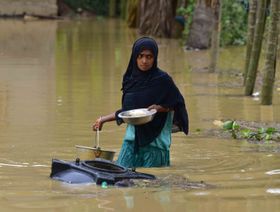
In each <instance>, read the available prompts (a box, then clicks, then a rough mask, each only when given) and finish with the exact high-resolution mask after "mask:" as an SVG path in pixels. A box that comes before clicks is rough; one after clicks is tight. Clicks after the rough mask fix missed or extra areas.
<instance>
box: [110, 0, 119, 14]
mask: <svg viewBox="0 0 280 212" xmlns="http://www.w3.org/2000/svg"><path fill="white" fill-rule="evenodd" d="M116 1H117V0H110V1H109V16H110V17H115V16H116Z"/></svg>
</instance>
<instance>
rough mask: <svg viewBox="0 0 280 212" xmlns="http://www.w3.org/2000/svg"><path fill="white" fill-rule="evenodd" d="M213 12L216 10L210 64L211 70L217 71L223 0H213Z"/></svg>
mask: <svg viewBox="0 0 280 212" xmlns="http://www.w3.org/2000/svg"><path fill="white" fill-rule="evenodd" d="M212 3H213V5H212V8H213V12H214V17H215V20H214V27H213V31H212V37H211V52H210V65H209V72H212V73H213V72H215V70H216V68H217V63H218V57H219V47H220V32H221V30H220V29H221V27H220V26H221V14H222V0H213V2H212Z"/></svg>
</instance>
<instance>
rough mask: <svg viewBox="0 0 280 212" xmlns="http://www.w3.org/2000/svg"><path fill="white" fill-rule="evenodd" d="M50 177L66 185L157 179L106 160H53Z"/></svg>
mask: <svg viewBox="0 0 280 212" xmlns="http://www.w3.org/2000/svg"><path fill="white" fill-rule="evenodd" d="M50 177H51V178H52V179H54V180H59V181H63V182H66V183H73V184H74V183H96V184H97V185H100V184H101V183H102V182H106V183H107V184H108V185H114V184H115V183H116V182H119V181H122V180H125V179H148V180H153V179H156V178H155V176H154V175H150V174H145V173H140V172H136V171H135V170H131V169H127V168H125V167H122V166H119V165H116V164H115V163H113V162H110V161H108V160H104V159H99V158H98V159H95V160H85V161H80V159H79V158H77V159H76V161H63V160H58V159H53V160H52V170H51V175H50Z"/></svg>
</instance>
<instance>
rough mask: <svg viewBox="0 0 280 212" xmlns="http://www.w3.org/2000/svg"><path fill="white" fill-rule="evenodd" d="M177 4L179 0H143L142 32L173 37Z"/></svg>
mask: <svg viewBox="0 0 280 212" xmlns="http://www.w3.org/2000/svg"><path fill="white" fill-rule="evenodd" d="M176 6H177V0H158V1H154V0H141V1H140V24H139V31H140V33H141V34H146V35H153V36H158V37H171V33H172V24H173V22H174V17H175V13H176Z"/></svg>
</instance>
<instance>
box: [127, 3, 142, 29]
mask: <svg viewBox="0 0 280 212" xmlns="http://www.w3.org/2000/svg"><path fill="white" fill-rule="evenodd" d="M138 6H139V0H129V1H128V2H127V20H126V21H127V25H128V26H129V27H131V28H135V27H137V15H138Z"/></svg>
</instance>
